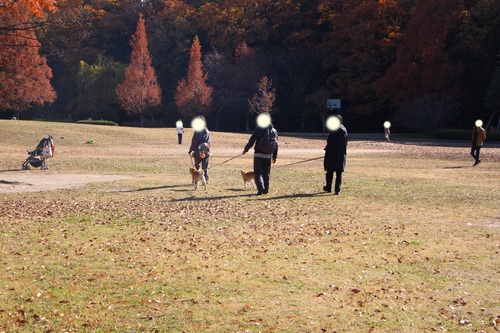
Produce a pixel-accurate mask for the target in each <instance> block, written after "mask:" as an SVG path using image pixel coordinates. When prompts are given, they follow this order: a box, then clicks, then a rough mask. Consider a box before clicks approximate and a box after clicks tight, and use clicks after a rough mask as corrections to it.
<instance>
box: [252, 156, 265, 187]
mask: <svg viewBox="0 0 500 333" xmlns="http://www.w3.org/2000/svg"><path fill="white" fill-rule="evenodd" d="M263 160H264V159H263V158H260V157H254V158H253V172H254V173H255V185H256V186H257V190H258V191H259V192H258V193H257V194H263V193H264V182H263V179H262V174H263V172H264V168H263V164H262V162H263Z"/></svg>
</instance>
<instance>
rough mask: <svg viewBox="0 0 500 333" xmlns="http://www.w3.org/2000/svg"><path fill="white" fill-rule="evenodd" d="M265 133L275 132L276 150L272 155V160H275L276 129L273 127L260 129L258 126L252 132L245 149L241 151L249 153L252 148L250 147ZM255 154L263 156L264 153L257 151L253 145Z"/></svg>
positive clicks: (276, 155) (276, 154)
mask: <svg viewBox="0 0 500 333" xmlns="http://www.w3.org/2000/svg"><path fill="white" fill-rule="evenodd" d="M267 131H274V132H275V136H276V148H275V149H274V151H273V154H272V155H273V158H274V159H275V158H277V157H278V131H276V129H275V128H274V127H273V125H270V126H269V127H268V128H262V127H259V126H257V127H255V129H254V130H253V133H252V136H251V137H250V139H249V140H248V143H247V145H246V146H245V149H243V151H245V152H247V151H249V150H250V148H252V146H253V145H254V144H255V142H257V141H258V140H259V139H260V138H261V137H263V136H264V135H265V134H266V132H267ZM255 153H257V154H265V153H264V152H262V151H260V150H259V148H258V147H257V145H255Z"/></svg>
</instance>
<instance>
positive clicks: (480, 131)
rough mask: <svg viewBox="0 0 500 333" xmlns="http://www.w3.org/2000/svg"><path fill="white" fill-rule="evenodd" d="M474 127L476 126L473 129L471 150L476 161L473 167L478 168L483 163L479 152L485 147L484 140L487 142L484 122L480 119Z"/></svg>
mask: <svg viewBox="0 0 500 333" xmlns="http://www.w3.org/2000/svg"><path fill="white" fill-rule="evenodd" d="M474 125H475V126H474V127H473V128H472V148H471V150H470V154H471V155H472V157H474V159H475V160H476V161H475V162H474V165H473V166H476V165H478V164H479V163H481V160H480V159H479V151H480V150H481V147H482V146H483V142H484V140H486V131H485V130H484V128H483V127H482V126H483V121H482V120H480V119H478V120H476V123H475V124H474Z"/></svg>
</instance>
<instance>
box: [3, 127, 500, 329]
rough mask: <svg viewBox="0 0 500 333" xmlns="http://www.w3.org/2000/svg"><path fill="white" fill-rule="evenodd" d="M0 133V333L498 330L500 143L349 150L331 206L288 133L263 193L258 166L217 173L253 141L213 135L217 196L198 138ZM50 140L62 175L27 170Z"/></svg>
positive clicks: (360, 145)
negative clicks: (195, 155) (472, 149)
mask: <svg viewBox="0 0 500 333" xmlns="http://www.w3.org/2000/svg"><path fill="white" fill-rule="evenodd" d="M0 133H1V136H2V142H3V143H4V145H3V146H2V149H1V150H0V200H1V204H0V260H1V261H0V272H1V274H0V332H441V331H443V332H488V333H492V332H498V331H500V195H499V193H500V191H499V190H500V148H499V147H498V146H497V147H496V148H494V147H491V146H488V145H486V146H485V147H484V148H483V150H482V158H481V159H482V160H483V162H482V163H481V164H480V165H479V166H477V167H472V166H471V165H472V163H473V160H472V158H471V157H470V156H469V149H468V146H467V145H466V146H464V147H460V145H458V146H448V147H445V146H437V145H432V146H431V145H426V144H425V143H424V142H419V143H418V144H412V143H408V142H406V143H405V144H401V143H398V141H397V136H396V135H393V138H394V140H395V142H393V143H386V142H383V141H351V142H350V143H349V145H348V160H347V167H346V172H345V174H344V186H343V190H342V192H341V195H340V196H333V195H331V194H327V193H323V192H322V191H321V189H322V186H323V185H324V184H323V181H324V180H323V178H324V173H323V171H322V160H315V161H310V162H306V163H300V164H294V165H288V164H292V163H295V162H299V161H302V160H305V159H312V158H315V157H320V156H322V153H323V150H322V148H323V147H324V144H325V140H324V139H307V138H300V137H291V136H290V137H285V136H281V137H280V156H279V158H278V163H277V164H275V165H274V166H273V169H272V179H271V191H270V193H269V194H268V195H266V196H262V197H261V196H259V197H257V196H255V192H256V191H255V190H253V189H252V188H251V187H250V188H249V189H244V188H243V181H242V179H241V176H240V169H246V170H250V169H251V168H252V154H248V155H246V156H241V157H238V158H235V159H233V160H231V161H229V162H228V163H225V164H220V163H222V162H224V161H226V160H228V159H229V158H231V157H234V156H236V155H238V154H239V153H241V151H242V149H243V146H244V144H245V143H246V140H247V139H248V135H243V134H229V133H212V146H213V148H212V153H213V156H212V161H211V164H212V166H213V168H212V169H211V170H210V176H211V178H210V184H209V188H208V191H207V192H205V191H203V190H198V191H194V190H193V187H192V185H191V184H190V176H189V174H188V167H189V166H190V160H189V157H188V154H187V152H188V148H189V141H190V138H191V134H192V132H191V131H190V130H186V133H185V143H184V144H183V145H182V146H179V145H177V144H176V139H177V137H176V133H175V130H174V129H171V128H170V129H140V128H126V127H105V126H92V125H81V124H66V123H47V122H29V121H0ZM46 134H51V135H52V136H53V137H54V140H55V143H56V151H55V157H54V158H53V159H51V160H50V161H49V162H48V165H49V167H50V169H49V170H47V171H41V170H37V169H34V170H29V171H20V167H21V164H22V162H23V161H24V160H25V159H26V157H27V154H26V153H25V152H26V150H27V149H34V148H35V146H36V144H37V143H38V141H39V140H40V139H41V138H42V137H43V136H45V135H46ZM380 137H381V139H383V135H382V134H381V135H380ZM91 139H93V140H95V141H96V142H97V144H95V145H88V144H85V142H86V141H88V140H91ZM218 164H219V165H218ZM49 190H50V191H49Z"/></svg>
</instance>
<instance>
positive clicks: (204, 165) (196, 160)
mask: <svg viewBox="0 0 500 333" xmlns="http://www.w3.org/2000/svg"><path fill="white" fill-rule="evenodd" d="M209 159H210V157H209V156H207V157H205V158H201V157H200V155H199V154H196V153H195V154H194V167H195V168H196V170H200V164H201V168H202V169H203V172H204V173H205V180H206V181H207V183H208V160H209Z"/></svg>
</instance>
